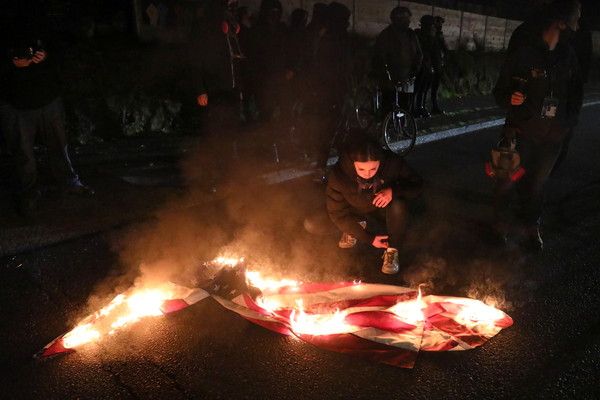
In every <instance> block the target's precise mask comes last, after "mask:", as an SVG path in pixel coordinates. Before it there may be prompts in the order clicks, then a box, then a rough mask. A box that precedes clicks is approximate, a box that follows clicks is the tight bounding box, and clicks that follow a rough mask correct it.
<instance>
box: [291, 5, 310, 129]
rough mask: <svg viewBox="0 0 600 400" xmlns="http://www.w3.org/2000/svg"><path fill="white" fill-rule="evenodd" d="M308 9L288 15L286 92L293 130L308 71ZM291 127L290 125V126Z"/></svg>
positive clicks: (301, 102) (296, 122)
mask: <svg viewBox="0 0 600 400" xmlns="http://www.w3.org/2000/svg"><path fill="white" fill-rule="evenodd" d="M307 22H308V11H306V10H304V9H302V8H296V9H295V10H294V11H292V14H291V16H290V31H289V36H288V42H287V45H286V47H287V49H288V57H287V71H288V72H287V75H286V78H287V79H288V80H289V82H290V85H289V91H288V93H287V95H288V96H287V97H289V99H288V102H287V103H288V105H289V111H288V113H289V115H290V116H291V119H292V124H293V128H294V130H296V129H297V128H298V126H297V124H298V122H299V117H300V114H301V113H302V108H303V107H304V103H305V100H306V96H307V91H306V84H307V73H308V61H309V58H310V56H309V55H308V30H307V28H306V24H307ZM290 128H292V127H290Z"/></svg>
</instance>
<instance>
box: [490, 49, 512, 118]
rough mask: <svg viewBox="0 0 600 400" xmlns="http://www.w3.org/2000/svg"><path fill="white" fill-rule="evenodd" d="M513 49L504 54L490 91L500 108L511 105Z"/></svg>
mask: <svg viewBox="0 0 600 400" xmlns="http://www.w3.org/2000/svg"><path fill="white" fill-rule="evenodd" d="M514 53H515V51H514V50H513V51H512V52H511V53H507V54H506V58H505V59H504V64H502V68H501V69H500V74H499V75H498V80H497V81H496V86H494V89H493V91H492V94H493V95H494V99H495V101H496V104H498V106H500V107H501V108H504V109H508V108H509V107H510V105H511V96H512V95H513V92H514V90H513V89H514V84H513V82H512V76H513V66H514V63H515V62H516V57H515V54H514Z"/></svg>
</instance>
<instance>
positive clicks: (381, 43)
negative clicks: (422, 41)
mask: <svg viewBox="0 0 600 400" xmlns="http://www.w3.org/2000/svg"><path fill="white" fill-rule="evenodd" d="M422 60H423V53H422V51H421V46H420V45H419V40H418V39H417V35H416V34H415V32H414V31H413V30H412V29H399V28H397V27H395V26H393V25H390V26H388V27H387V28H385V29H384V30H383V31H381V33H380V34H379V36H377V40H376V42H375V58H374V60H373V68H374V70H375V74H376V75H377V78H378V79H379V80H382V81H385V80H387V74H386V71H385V64H387V66H388V69H389V72H390V75H391V78H392V81H394V82H400V81H403V80H406V79H407V78H410V77H413V76H416V74H417V72H418V71H419V68H420V66H421V62H422Z"/></svg>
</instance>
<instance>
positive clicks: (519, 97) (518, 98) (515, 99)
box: [510, 92, 527, 106]
mask: <svg viewBox="0 0 600 400" xmlns="http://www.w3.org/2000/svg"><path fill="white" fill-rule="evenodd" d="M526 98H527V96H525V95H524V94H523V93H521V92H514V93H513V94H512V95H511V96H510V105H511V106H520V105H521V104H523V103H524V102H525V99H526Z"/></svg>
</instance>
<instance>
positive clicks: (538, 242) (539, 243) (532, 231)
mask: <svg viewBox="0 0 600 400" xmlns="http://www.w3.org/2000/svg"><path fill="white" fill-rule="evenodd" d="M521 247H523V248H524V249H526V250H530V251H541V250H543V249H544V241H543V240H542V236H541V235H540V227H539V226H538V225H533V226H529V227H527V228H526V229H525V240H523V242H521Z"/></svg>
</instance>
